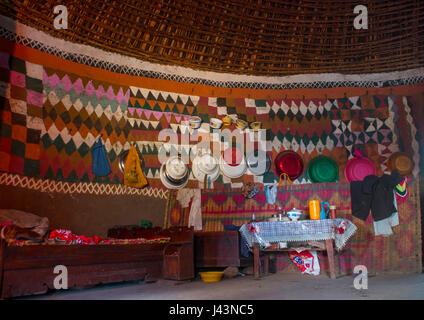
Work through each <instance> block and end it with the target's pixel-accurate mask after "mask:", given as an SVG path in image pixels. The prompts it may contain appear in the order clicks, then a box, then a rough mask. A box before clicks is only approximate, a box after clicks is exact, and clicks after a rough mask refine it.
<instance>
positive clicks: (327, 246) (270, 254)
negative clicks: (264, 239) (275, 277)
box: [253, 239, 336, 279]
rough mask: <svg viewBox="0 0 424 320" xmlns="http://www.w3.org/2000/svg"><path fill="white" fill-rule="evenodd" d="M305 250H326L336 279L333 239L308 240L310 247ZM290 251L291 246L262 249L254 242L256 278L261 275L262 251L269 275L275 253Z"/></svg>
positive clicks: (333, 277)
mask: <svg viewBox="0 0 424 320" xmlns="http://www.w3.org/2000/svg"><path fill="white" fill-rule="evenodd" d="M311 244H313V245H311ZM305 250H314V251H326V252H327V256H328V264H329V267H330V278H331V279H336V263H335V259H334V245H333V240H332V239H329V240H325V241H314V242H312V241H310V242H308V247H305ZM288 251H293V249H291V248H275V249H274V248H268V249H260V247H259V244H258V243H257V242H254V243H253V272H254V278H255V279H259V277H260V266H261V262H260V255H261V253H262V254H263V255H264V274H265V275H267V274H268V273H269V260H270V258H275V254H276V253H278V252H288Z"/></svg>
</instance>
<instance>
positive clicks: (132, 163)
mask: <svg viewBox="0 0 424 320" xmlns="http://www.w3.org/2000/svg"><path fill="white" fill-rule="evenodd" d="M124 184H125V185H126V186H129V187H133V188H143V187H144V186H146V185H147V180H146V177H145V176H144V174H143V171H142V170H141V166H140V157H139V156H138V153H137V150H136V148H135V147H134V146H131V147H130V151H129V152H128V156H127V160H126V161H125V169H124Z"/></svg>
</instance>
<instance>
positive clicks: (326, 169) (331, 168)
mask: <svg viewBox="0 0 424 320" xmlns="http://www.w3.org/2000/svg"><path fill="white" fill-rule="evenodd" d="M306 175H307V177H308V179H309V180H310V181H311V182H313V183H322V182H336V181H338V180H339V167H338V166H337V164H336V162H335V161H334V160H333V159H331V158H329V157H326V156H318V157H315V158H313V159H312V160H311V161H309V163H308V167H307V169H306Z"/></svg>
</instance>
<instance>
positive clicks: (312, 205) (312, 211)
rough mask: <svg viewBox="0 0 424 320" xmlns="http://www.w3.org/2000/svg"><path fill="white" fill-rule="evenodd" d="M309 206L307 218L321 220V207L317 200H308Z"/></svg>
mask: <svg viewBox="0 0 424 320" xmlns="http://www.w3.org/2000/svg"><path fill="white" fill-rule="evenodd" d="M308 206H309V218H310V219H311V220H319V219H321V206H320V202H319V200H310V201H309V202H308Z"/></svg>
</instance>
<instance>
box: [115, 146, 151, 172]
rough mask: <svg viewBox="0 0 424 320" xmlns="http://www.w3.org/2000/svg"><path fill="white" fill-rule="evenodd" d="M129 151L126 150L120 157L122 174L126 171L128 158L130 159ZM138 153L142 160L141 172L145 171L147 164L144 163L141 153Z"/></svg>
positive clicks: (119, 164) (119, 163) (119, 162)
mask: <svg viewBox="0 0 424 320" xmlns="http://www.w3.org/2000/svg"><path fill="white" fill-rule="evenodd" d="M129 151H130V150H124V151H122V152H121V153H120V154H119V156H118V166H119V170H121V172H122V173H123V172H124V170H125V162H126V161H127V157H128V152H129ZM137 153H138V157H139V158H140V167H141V170H144V168H145V163H144V159H143V156H142V155H141V154H140V152H138V151H137Z"/></svg>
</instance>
